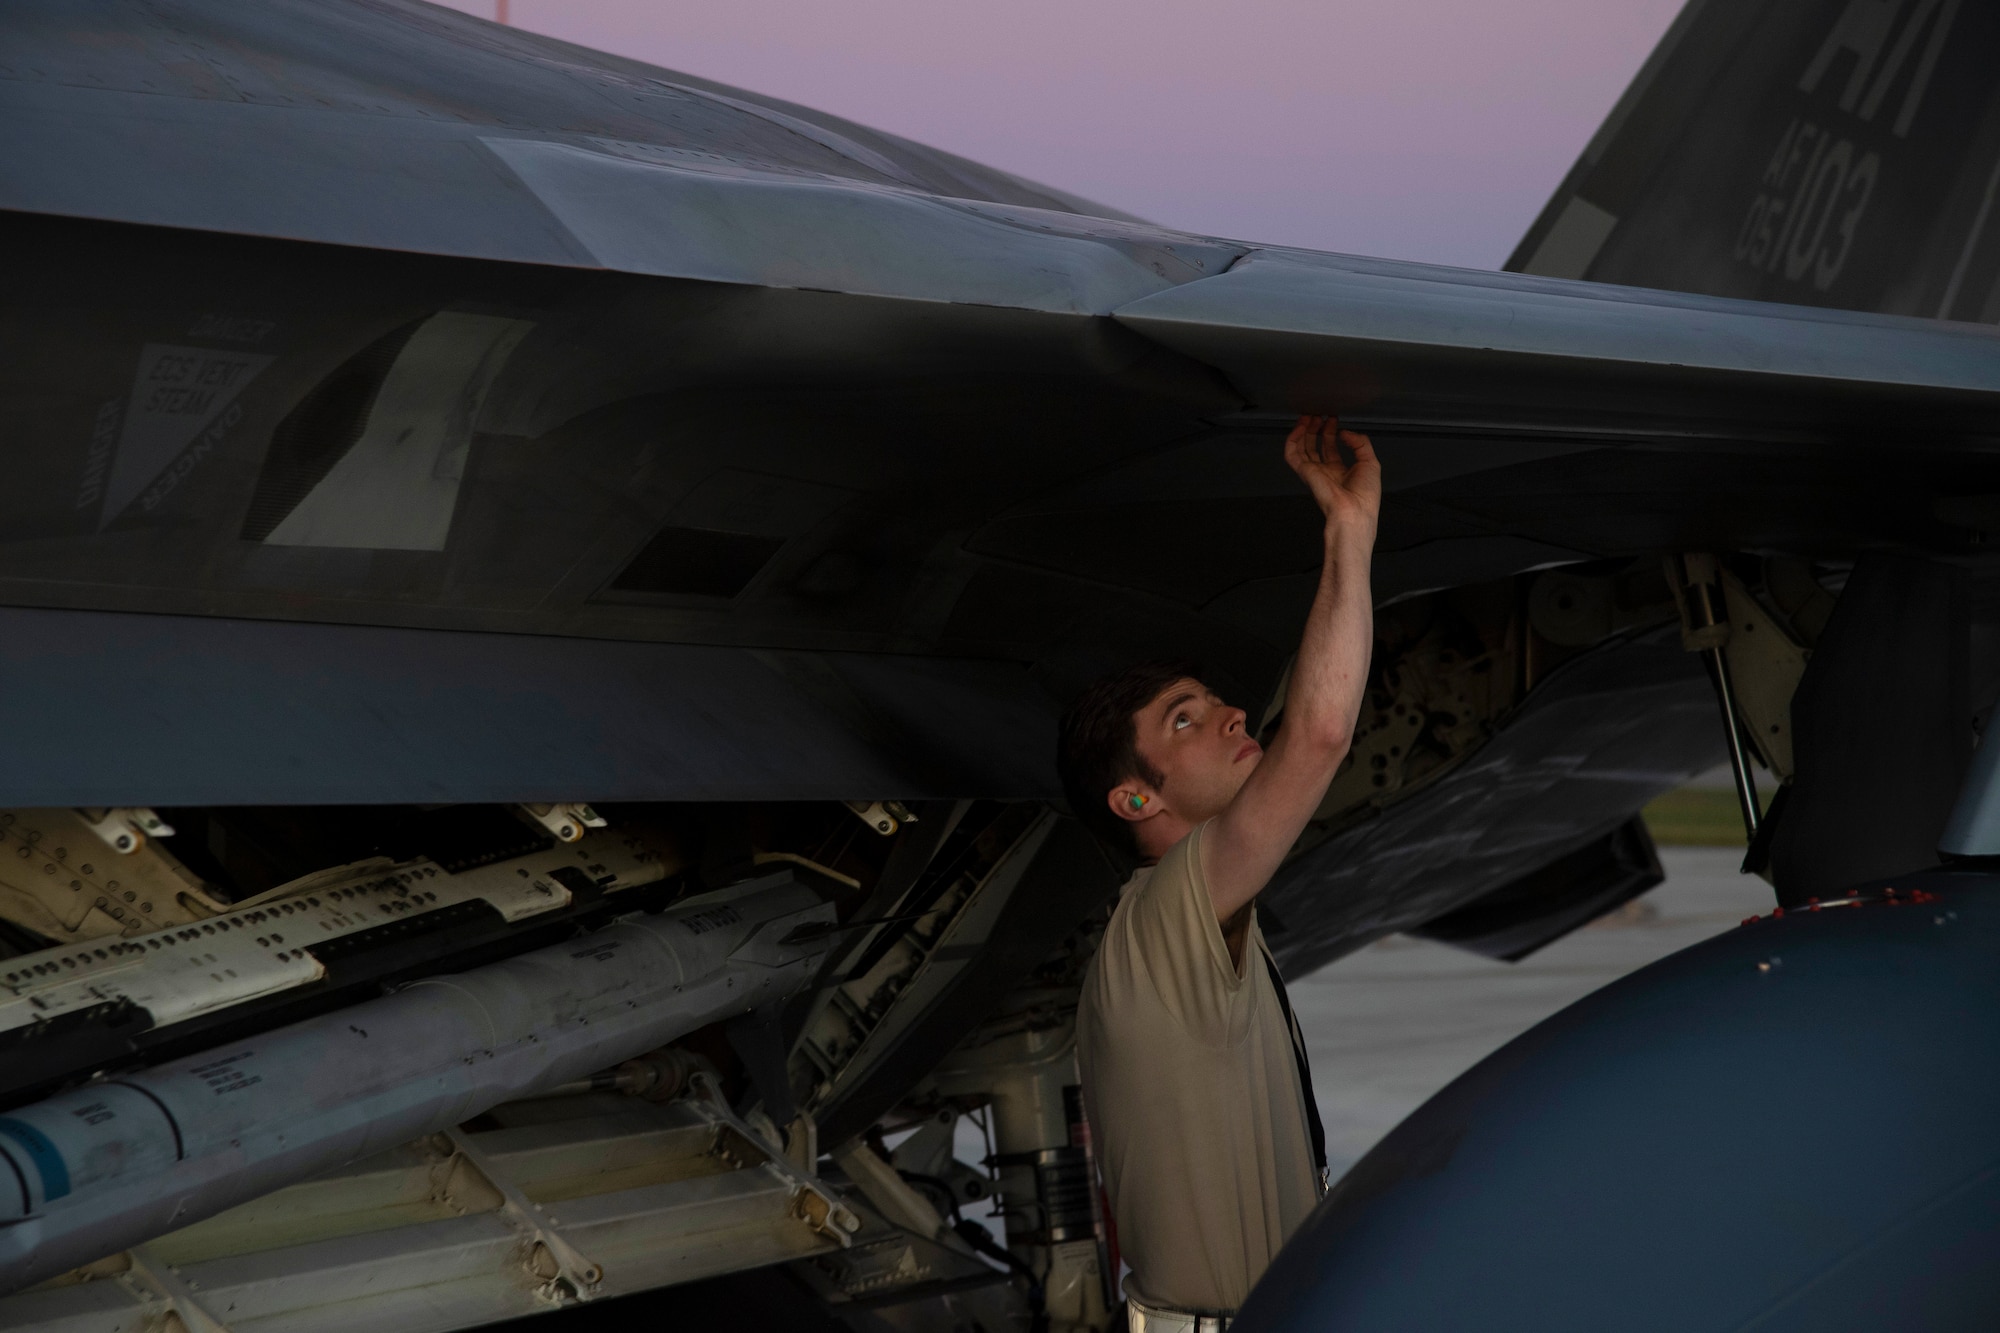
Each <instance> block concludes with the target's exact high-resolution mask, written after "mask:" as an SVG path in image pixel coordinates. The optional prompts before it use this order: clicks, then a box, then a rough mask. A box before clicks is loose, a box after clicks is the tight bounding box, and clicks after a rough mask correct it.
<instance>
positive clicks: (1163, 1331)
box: [1125, 1292, 1236, 1333]
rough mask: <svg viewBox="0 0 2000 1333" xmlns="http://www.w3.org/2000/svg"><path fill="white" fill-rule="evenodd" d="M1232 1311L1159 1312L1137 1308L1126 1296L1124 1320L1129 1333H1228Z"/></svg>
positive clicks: (1149, 1306)
mask: <svg viewBox="0 0 2000 1333" xmlns="http://www.w3.org/2000/svg"><path fill="white" fill-rule="evenodd" d="M1235 1318H1236V1311H1234V1310H1162V1309H1159V1308H1158V1307H1156V1306H1151V1305H1141V1304H1140V1303H1139V1302H1138V1301H1135V1300H1133V1299H1132V1297H1131V1295H1130V1293H1129V1292H1128V1293H1127V1295H1126V1297H1125V1319H1126V1324H1127V1327H1129V1328H1130V1330H1131V1333H1228V1330H1229V1325H1230V1322H1231V1321H1232V1320H1234V1319H1235Z"/></svg>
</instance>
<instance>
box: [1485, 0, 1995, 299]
mask: <svg viewBox="0 0 2000 1333" xmlns="http://www.w3.org/2000/svg"><path fill="white" fill-rule="evenodd" d="M1996 70H2000V0H1689V3H1688V5H1687V7H1686V9H1684V10H1683V11H1682V12H1681V14H1680V16H1679V18H1677V19H1676V20H1675V21H1674V24H1673V26H1672V27H1671V28H1670V29H1669V30H1668V32H1667V35H1666V37H1665V38H1664V39H1663V40H1662V41H1661V43H1660V45H1659V47H1658V48H1657V49H1656V50H1655V51H1654V52H1653V54H1652V56H1651V58H1649V59H1648V60H1647V62H1646V64H1645V66H1644V68H1642V69H1641V70H1640V72H1639V75H1638V77H1637V78H1636V79H1635V80H1634V81H1633V83H1632V86H1631V87H1630V88H1629V89H1628V90H1627V91H1626V93H1625V96H1624V97H1623V98H1621V99H1620V100H1619V102H1618V104H1617V106H1616V107H1615V108H1613V110H1612V112H1611V115H1610V116H1609V117H1608V118H1607V119H1606V120H1605V122H1604V125H1603V126H1602V128H1600V129H1599V130H1598V132H1597V135H1596V136H1595V137H1594V138H1593V139H1592V140H1591V142H1590V144H1589V146H1588V147H1587V148H1586V149H1585V150H1584V153H1583V156H1582V158H1581V159H1579V160H1578V162H1577V164H1576V165H1575V166H1574V167H1573V168H1571V170H1570V173H1569V175H1568V177H1567V178H1565V179H1564V181H1563V183H1562V186H1561V188H1560V189H1558V190H1557V191H1556V194H1555V197H1554V198H1552V199H1551V200H1550V201H1549V203H1548V205H1547V207H1545V208H1544V209H1543V210H1542V214H1541V216H1540V217H1539V218H1537V219H1536V221H1535V224H1534V225H1533V226H1532V227H1530V228H1529V230H1528V234H1527V236H1526V237H1524V238H1523V239H1522V241H1521V244H1520V246H1519V247H1518V248H1517V249H1516V250H1515V252H1514V254H1513V256H1512V257H1511V258H1510V259H1509V260H1508V261H1507V264H1506V267H1507V269H1509V270H1510V271H1513V272H1520V273H1534V274H1542V275H1545V276H1549V277H1563V278H1589V279H1592V280H1595V281H1600V282H1614V283H1624V284H1629V285H1633V286H1640V287H1661V288H1669V289H1673V290H1678V291H1688V292H1700V293H1705V294H1709V295H1715V296H1738V297H1749V298H1753V299H1758V300H1767V301H1786V302H1792V303H1797V304H1809V305H1827V306H1839V307H1843V308H1846V309H1852V310H1871V311H1878V312H1883V313H1894V314H1909V315H1927V316H1933V317H1942V318H1952V319H1967V320H1980V321H1988V322H1990V321H1994V320H1996V319H2000V199H1997V198H1996V193H2000V77H1996V76H1995V71H1996Z"/></svg>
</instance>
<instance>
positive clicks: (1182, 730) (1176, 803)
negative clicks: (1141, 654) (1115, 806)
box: [1133, 679, 1264, 823]
mask: <svg viewBox="0 0 2000 1333" xmlns="http://www.w3.org/2000/svg"><path fill="white" fill-rule="evenodd" d="M1247 721H1248V719H1247V717H1246V715H1245V714H1244V712H1243V710H1242V709H1240V708H1231V707H1230V706H1229V705H1228V704H1225V703H1224V702H1222V700H1221V699H1220V698H1219V697H1217V695H1216V694H1215V692H1214V691H1213V690H1211V689H1209V688H1208V687H1207V686H1206V685H1203V684H1202V683H1201V682H1200V681H1198V680H1191V679H1190V680H1178V681H1175V682H1174V683H1173V684H1172V685H1170V686H1168V687H1167V688H1166V689H1165V690H1164V691H1162V692H1161V693H1160V695H1159V697H1158V698H1156V699H1154V700H1153V702H1151V703H1149V704H1147V705H1146V706H1145V707H1144V708H1142V709H1140V710H1139V711H1138V713H1137V714H1136V715H1135V718H1134V733H1133V734H1134V739H1135V740H1136V741H1137V744H1138V750H1139V753H1140V755H1141V756H1143V757H1144V758H1145V760H1146V761H1147V762H1148V763H1149V764H1151V765H1152V766H1153V768H1154V769H1155V770H1157V771H1158V772H1159V773H1160V774H1161V775H1162V776H1163V777H1164V778H1165V779H1166V781H1165V782H1163V783H1162V784H1161V785H1160V795H1161V797H1162V798H1163V799H1164V800H1165V801H1166V803H1167V806H1168V808H1170V809H1172V810H1173V811H1174V812H1175V813H1176V814H1178V815H1179V816H1180V817H1181V818H1183V819H1185V820H1187V821H1188V822H1189V823H1199V822H1201V821H1202V820H1204V819H1212V818H1214V817H1215V816H1216V815H1219V814H1221V813H1222V812H1223V810H1225V809H1227V808H1228V806H1229V803H1230V802H1231V801H1233V800H1235V799H1236V793H1237V792H1238V791H1240V790H1241V789H1242V787H1243V784H1244V782H1245V781H1247V780H1248V779H1249V777H1250V774H1251V773H1253V772H1255V771H1256V768H1257V763H1258V761H1259V760H1261V759H1262V758H1263V757H1264V747H1263V746H1261V745H1259V744H1257V742H1256V741H1255V740H1253V739H1251V737H1250V733H1249V730H1248V728H1247V726H1246V723H1247Z"/></svg>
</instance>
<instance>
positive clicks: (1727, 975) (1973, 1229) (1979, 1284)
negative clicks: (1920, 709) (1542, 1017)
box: [1237, 872, 2000, 1333]
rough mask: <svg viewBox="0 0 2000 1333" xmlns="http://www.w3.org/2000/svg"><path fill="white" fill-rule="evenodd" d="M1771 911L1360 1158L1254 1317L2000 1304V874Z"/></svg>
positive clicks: (1732, 1313)
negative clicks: (1774, 914)
mask: <svg viewBox="0 0 2000 1333" xmlns="http://www.w3.org/2000/svg"><path fill="white" fill-rule="evenodd" d="M1893 884H1894V885H1895V889H1896V892H1895V894H1894V895H1893V896H1892V895H1890V894H1888V893H1886V892H1885V891H1884V888H1885V886H1877V887H1875V888H1871V889H1867V890H1863V891H1861V893H1860V897H1861V898H1862V899H1863V901H1862V903H1861V905H1859V906H1832V905H1822V907H1821V908H1820V910H1818V911H1803V910H1802V911H1796V912H1791V913H1788V914H1787V915H1785V916H1784V917H1782V918H1775V919H1774V918H1770V917H1766V918H1763V919H1760V920H1757V921H1755V922H1753V923H1751V924H1748V925H1745V926H1742V927H1740V928H1738V929H1735V930H1732V931H1730V932H1729V933H1727V934H1725V935H1722V936H1720V937H1718V938H1716V939H1713V940H1710V941H1708V942H1706V943H1703V944H1700V945H1697V946H1695V947H1694V948H1691V949H1688V950H1686V951H1684V952H1682V953H1679V954H1676V955H1674V956H1673V957H1671V958H1668V959H1665V960H1663V961H1662V962H1659V963H1657V964H1655V965H1653V966H1652V967H1649V968H1646V969H1644V970H1643V971H1640V972H1637V973H1635V974H1633V975H1632V976H1630V977H1627V978H1625V979H1624V980H1622V981H1619V982H1617V983H1615V984H1613V985H1611V986H1607V987H1605V988H1604V989H1603V990H1601V991H1599V992H1597V993H1596V994H1594V995H1591V996H1589V997H1588V998H1586V999H1584V1000H1582V1001H1580V1002H1578V1003H1577V1004H1575V1005H1572V1006H1571V1007H1570V1008H1568V1009H1566V1010H1564V1011H1563V1012H1562V1013H1560V1014H1557V1015H1556V1016H1555V1017H1554V1018H1551V1019H1550V1020H1548V1021H1547V1022H1545V1023H1543V1024H1541V1025H1540V1026H1539V1027H1537V1028H1534V1029H1533V1030H1531V1031H1529V1032H1528V1033H1526V1034H1524V1035H1523V1036H1522V1037H1520V1038H1519V1039H1518V1040H1516V1041H1514V1042H1512V1043H1511V1044H1509V1045H1508V1046H1506V1047H1504V1048H1502V1049H1501V1050H1499V1051H1497V1052H1496V1053H1494V1055H1493V1056H1492V1057H1491V1058H1489V1059H1487V1060H1486V1061H1484V1062H1483V1063H1481V1064H1480V1065H1478V1066H1476V1067H1475V1068H1474V1069H1472V1070H1471V1072H1469V1073H1467V1074H1466V1075H1465V1076H1464V1077H1463V1078H1460V1079H1459V1080H1458V1081H1457V1082H1455V1083H1453V1084H1452V1085H1451V1086H1450V1087H1448V1088H1446V1089H1445V1090H1444V1091H1443V1092H1441V1093H1439V1094H1438V1095H1437V1096H1436V1097H1433V1098H1432V1099H1431V1100H1430V1101H1429V1102H1428V1103H1426V1104H1425V1105H1424V1106H1423V1107H1422V1108H1421V1109H1419V1110H1418V1111H1417V1112H1416V1114H1414V1115H1412V1116H1411V1117H1410V1118H1409V1119H1408V1120H1406V1121H1404V1122H1403V1123H1402V1124H1401V1125H1400V1126H1398V1127H1397V1129H1396V1130H1395V1131H1394V1132H1393V1133H1391V1134H1390V1135H1389V1136H1388V1137H1387V1138H1386V1139H1384V1140H1383V1141H1382V1143H1381V1144H1380V1145H1379V1146H1377V1147H1376V1149H1375V1150H1374V1151H1373V1152H1371V1153H1370V1154H1368V1156H1367V1157H1365V1158H1363V1159H1362V1160H1361V1161H1360V1162H1359V1163H1357V1164H1356V1165H1355V1167H1354V1169H1353V1170H1352V1171H1350V1172H1349V1173H1348V1174H1347V1176H1346V1177H1345V1178H1344V1179H1342V1181H1341V1182H1340V1184H1339V1185H1338V1186H1337V1187H1336V1188H1335V1189H1334V1191H1333V1192H1332V1194H1330V1195H1329V1196H1328V1197H1327V1199H1326V1200H1325V1201H1324V1202H1323V1203H1322V1204H1321V1205H1320V1207H1319V1209H1318V1211H1316V1212H1315V1213H1314V1214H1313V1216H1312V1218H1311V1219H1310V1220H1309V1221H1308V1222H1307V1223H1306V1225H1305V1227H1304V1228H1303V1229H1302V1230H1301V1231H1300V1232H1299V1234H1298V1235H1297V1236H1295V1237H1294V1238H1293V1239H1292V1241H1291V1243H1290V1244H1289V1245H1287V1246H1286V1247H1285V1250H1284V1252H1283V1253H1282V1254H1280V1255H1279V1256H1278V1260H1277V1262H1276V1263H1275V1264H1274V1265H1273V1266H1272V1268H1271V1270H1270V1272H1269V1273H1267V1274H1266V1275H1265V1277H1264V1279H1263V1281H1262V1282H1261V1283H1259V1284H1258V1286H1257V1289H1256V1290H1255V1291H1254V1292H1253V1293H1252V1294H1251V1297H1250V1301H1249V1303H1248V1304H1247V1305H1246V1306H1245V1308H1244V1311H1243V1318H1242V1320H1241V1321H1240V1323H1239V1324H1238V1325H1237V1327H1238V1328H1239V1329H1240V1330H1242V1333H1299V1331H1302V1330H1340V1333H1374V1331H1375V1330H1392V1329H1393V1330H1423V1331H1424V1333H1443V1331H1445V1330H1455V1329H1478V1330H1482V1331H1486V1333H1490V1331H1492V1330H1511V1329H1521V1330H1530V1329H1532V1330H1535V1333H1561V1331H1563V1330H1578V1331H1579V1333H1581V1331H1582V1330H1589V1331H1590V1333H1603V1330H1608V1329H1617V1330H1621V1333H1633V1331H1634V1330H1653V1329H1657V1330H1662V1333H1666V1331H1669V1330H1670V1331H1671V1333H1701V1331H1702V1330H1709V1329H1716V1330H1722V1329H1730V1330H1738V1329H1740V1330H1750V1329H1755V1330H1757V1333H1791V1331H1792V1330H1797V1333H1807V1331H1808V1330H1810V1333H1827V1331H1828V1330H1843V1329H1871V1330H1873V1329H1924V1330H1927V1331H1928V1330H1943V1329H1980V1330H1990V1329H1994V1328H2000V876H1995V875H1991V874H1985V873H1978V874H1974V873H1948V872H1933V873H1930V874H1925V875H1916V876H1911V877H1909V878H1907V879H1903V880H1897V881H1893Z"/></svg>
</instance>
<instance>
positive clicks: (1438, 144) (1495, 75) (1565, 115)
mask: <svg viewBox="0 0 2000 1333" xmlns="http://www.w3.org/2000/svg"><path fill="white" fill-rule="evenodd" d="M451 3H452V5H453V7H454V8H458V9H463V10H465V11H466V12H468V13H473V14H479V15H482V16H485V17H491V16H492V15H493V13H494V4H495V0H451ZM1679 8H1680V0H1608V2H1607V0H1517V3H1513V4H1505V5H1501V4H1494V3H1492V0H1372V3H1362V2H1361V0H1318V3H1314V2H1313V0H1230V2H1229V3H1223V2H1221V0H1013V3H1001V4H994V3H987V4H971V3H966V0H846V2H845V3H838V2H836V0H726V3H719V4H716V3H710V4H669V3H664V2H663V0H511V4H510V18H511V21H512V22H513V23H514V24H515V26H517V27H521V28H526V29H530V30H532V31H536V32H543V33H547V34H549V35H551V36H555V37H560V38H562V39H564V40H565V41H571V42H577V43H580V44H582V45H585V46H592V47H596V48H598V49H600V50H605V51H615V52H617V53H619V54H621V55H626V56H631V57H634V58H636V59H640V60H646V61H650V62H651V63H653V64H656V65H663V66H665V67H667V68H669V69H675V70H681V71H684V72H686V73H690V74H697V75H701V76H703V77H705V78H711V79H717V80H720V81H722V82H725V83H731V84H735V85H737V86H738V87H743V88H749V89H754V90H756V91H758V92H762V93H768V94H771V95H773V96H777V97H783V98H786V99H788V100H791V101H794V102H800V103H803V104H805V105H807V106H812V107H818V108H820V109H822V110H826V111H830V112H833V113H835V114H837V115H841V116H846V117H847V118H849V119H851V120H856V121H860V122H861V123H863V124H866V125H872V126H874V127H876V128H878V129H883V130H889V131H892V132H894V133H897V134H902V135H906V136H908V137H910V138H913V139H919V140H922V141H923V142H925V143H929V144H934V145H936V146H937V147H940V148H945V149H949V150H951V151H952V152H956V153H962V154H964V155H965V156H967V157H971V158H976V159H978V160H979V161H982V162H986V163H989V164H991V165H993V166H997V167H1001V168H1003V169H1005V170H1008V171H1012V172H1016V173H1018V174H1020V175H1023V176H1027V177H1030V178H1031V179H1035V180H1040V181H1043V182H1046V183H1047V184H1050V185H1055V186H1059V187H1061V188H1063V189H1066V190H1071V191H1074V192H1076V193H1078V194H1081V195H1084V196H1085V197H1087V198H1093V199H1097V200H1100V201H1102V202H1104V203H1107V204H1112V205H1115V206H1117V207H1118V208H1121V209H1124V210H1125V211H1127V212H1130V213H1136V214H1138V215H1140V216H1141V217H1145V218H1148V219H1151V220H1152V221H1155V222H1159V223H1162V224H1165V225H1168V226H1173V227H1180V228H1185V229H1187V230H1190V231H1199V232H1207V233H1210V234H1214V235H1220V236H1227V237H1232V238H1235V239H1240V240H1250V241H1264V242H1269V243H1275V244H1288V245H1302V246H1311V247H1313V248H1315V249H1322V250H1339V251H1346V252H1349V253H1355V254H1366V255H1378V256H1385V257H1390V258H1396V259H1421V260H1429V261H1432V262H1435V263H1444V264H1461V265H1468V266H1472V267H1479V268H1494V267H1498V266H1499V264H1500V263H1501V262H1502V261H1503V260H1504V259H1505V258H1506V257H1507V254H1508V252H1509V251H1510V250H1512V249H1513V247H1514V244H1515V242H1516V241H1518V240H1519V239H1520V236H1521V233H1522V232H1523V231H1525V230H1526V229H1527V226H1528V224H1529V223H1530V222H1531V221H1533V219H1534V217H1535V214H1536V213H1537V212H1538V211H1539V210H1540V208H1541V206H1542V204H1543V202H1544V201H1546V200H1547V198H1548V196H1549V195H1550V193H1551V192H1553V191H1554V189H1555V187H1556V185H1557V183H1558V182H1559V181H1561V179H1562V177H1563V173H1564V172H1566V171H1567V170H1568V169H1569V167H1570V164H1571V163H1572V162H1574V161H1575V159H1576V155H1577V154H1578V153H1579V152H1580V151H1581V150H1582V148H1583V145H1584V143H1585V141H1586V140H1588V139H1589V137H1590V135H1591V133H1592V131H1594V130H1595V129H1596V128H1597V125H1598V123H1599V122H1600V121H1601V120H1602V119H1603V118H1604V116H1605V113H1606V112H1608V111H1609V110H1610V109H1611V104H1612V103H1613V102H1614V101H1616V100H1617V98H1618V95H1619V93H1620V92H1622V91H1623V90H1624V88H1625V85H1626V83H1627V82H1628V81H1629V80H1630V79H1631V77H1632V75H1633V74H1634V73H1635V72H1636V71H1637V70H1638V68H1639V65H1640V63H1641V62H1642V61H1644V59H1645V58H1646V55H1647V53H1648V52H1650V51H1651V50H1652V48H1653V45H1654V43H1655V42H1657V41H1658V40H1659V38H1660V35H1661V34H1662V33H1664V32H1665V31H1666V28H1667V25H1668V24H1669V23H1670V22H1671V21H1672V20H1673V17H1674V14H1675V13H1676V12H1677V11H1678V10H1679Z"/></svg>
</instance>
